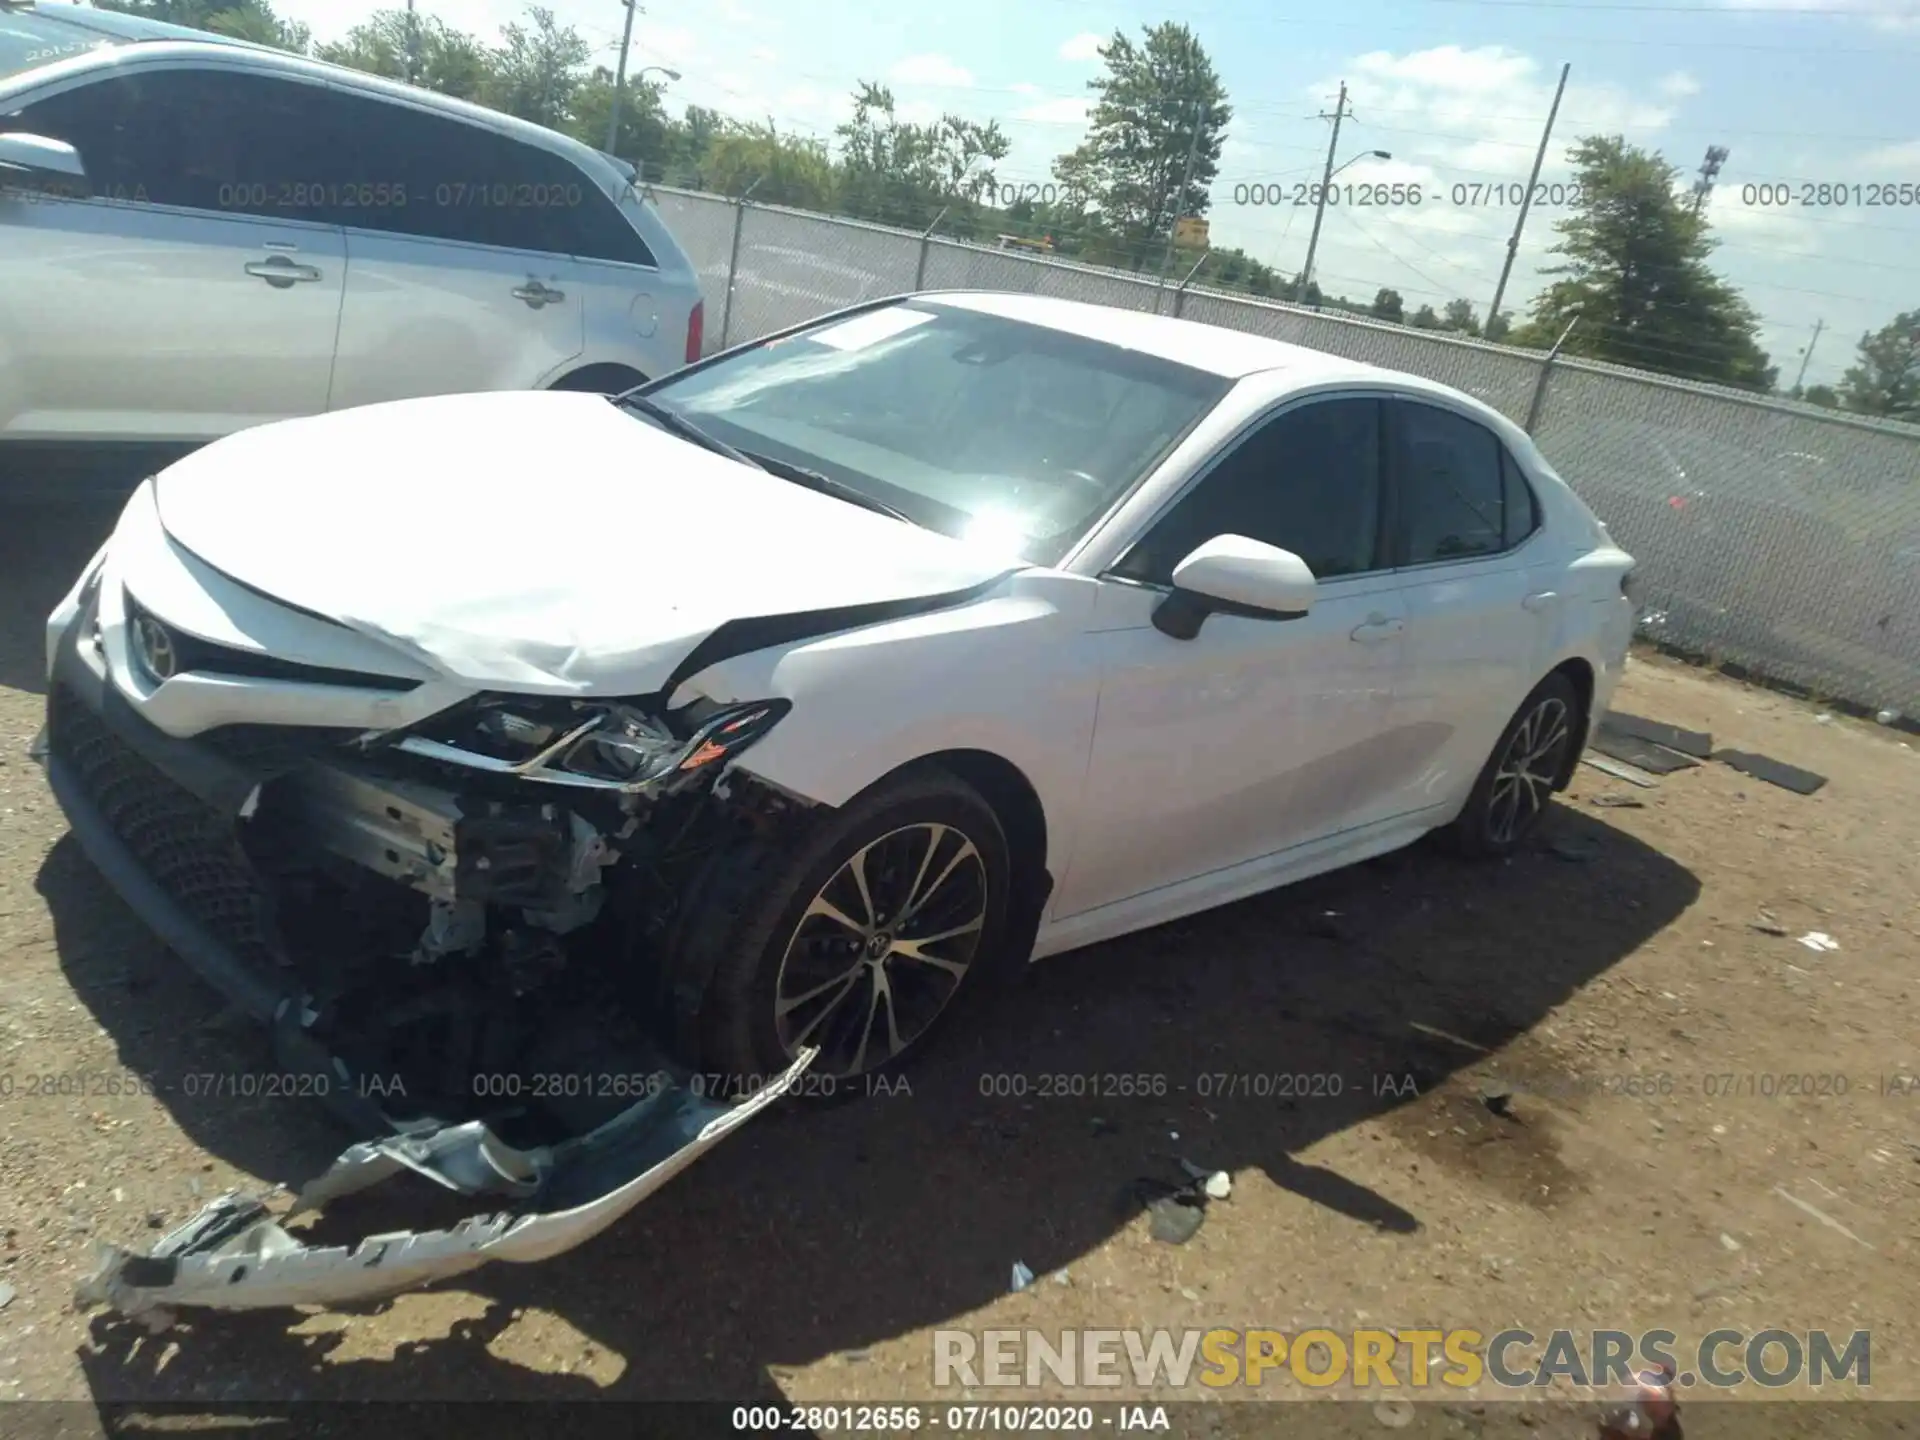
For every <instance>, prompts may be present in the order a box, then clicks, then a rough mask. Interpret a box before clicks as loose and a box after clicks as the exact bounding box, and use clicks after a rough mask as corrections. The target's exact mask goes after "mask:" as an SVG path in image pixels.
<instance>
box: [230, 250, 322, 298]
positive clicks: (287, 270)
mask: <svg viewBox="0 0 1920 1440" xmlns="http://www.w3.org/2000/svg"><path fill="white" fill-rule="evenodd" d="M246 272H247V274H249V275H251V276H253V277H254V278H255V279H257V280H264V281H266V282H267V283H268V284H269V285H271V286H273V288H274V289H276V290H285V289H287V288H288V287H289V286H292V285H299V284H311V283H312V282H313V281H315V280H318V279H319V278H320V271H319V269H318V267H316V266H313V265H302V264H300V263H298V262H297V261H293V260H289V259H288V258H287V257H286V256H284V255H275V256H273V257H271V258H270V259H266V260H251V261H248V262H247V265H246Z"/></svg>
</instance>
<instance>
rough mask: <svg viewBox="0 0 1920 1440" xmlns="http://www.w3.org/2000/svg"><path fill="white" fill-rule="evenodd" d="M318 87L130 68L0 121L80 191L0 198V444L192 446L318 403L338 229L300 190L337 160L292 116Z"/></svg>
mask: <svg viewBox="0 0 1920 1440" xmlns="http://www.w3.org/2000/svg"><path fill="white" fill-rule="evenodd" d="M324 93H325V87H324V86H321V85H318V84H313V83H308V82H303V81H301V80H298V79H294V78H284V77H277V76H262V75H254V74H248V73H242V72H240V71H237V70H233V69H223V68H218V67H209V68H164V69H150V68H145V67H142V68H135V69H130V70H124V71H116V72H115V73H114V74H112V75H111V76H108V77H106V78H101V79H94V80H88V81H84V82H82V83H81V84H79V85H77V86H74V87H72V88H68V89H65V90H61V91H58V92H56V93H53V94H50V95H47V96H45V97H44V98H41V99H38V100H35V101H31V102H29V103H28V104H26V105H25V106H24V107H22V108H20V109H18V110H17V111H16V112H15V113H13V114H10V115H6V116H0V130H13V131H23V132H26V133H30V134H38V135H45V136H48V137H50V138H53V139H57V140H64V141H66V142H67V143H69V144H71V145H73V146H74V147H75V148H76V149H77V150H78V151H79V152H80V156H81V160H82V162H83V163H84V164H85V166H86V168H87V172H88V178H89V186H90V193H88V194H86V195H85V196H84V197H81V196H77V195H76V196H66V195H59V194H47V195H33V194H21V193H17V192H16V193H15V194H13V195H11V196H0V252H4V255H5V265H4V269H5V271H6V275H7V279H6V280H5V281H0V439H7V440H28V441H41V442H55V443H58V442H77V443H82V444H94V443H98V442H102V441H120V442H126V441H142V442H154V441H161V442H167V441H172V442H187V443H200V442H204V441H208V440H213V439H217V438H218V437H219V436H221V435H225V434H228V433H229V432H231V431H234V430H238V429H242V428H244V427H246V426H249V425H257V424H260V423H262V422H265V421H270V420H280V419H285V418H288V417H291V416H298V415H312V414H317V413H319V412H320V411H323V410H325V409H326V408H327V390H328V384H329V380H330V377H331V373H332V369H333V341H334V331H335V329H336V327H337V326H338V324H339V319H340V300H341V295H342V293H343V282H344V277H345V271H346V256H345V241H344V238H343V236H342V235H341V232H340V230H339V227H337V226H335V225H332V224H330V223H326V222H325V220H324V219H321V220H315V219H313V218H311V217H312V211H311V209H310V208H309V207H306V206H304V205H302V204H297V203H295V202H296V201H297V200H298V199H299V198H300V197H301V196H302V193H303V192H304V191H305V190H307V189H308V188H309V187H314V186H323V185H325V184H326V183H327V181H328V170H327V168H326V167H330V166H337V165H339V164H340V163H342V157H339V156H337V155H328V154H325V153H321V154H318V155H315V154H313V153H311V151H312V148H313V147H312V146H311V145H310V143H309V139H310V137H309V134H308V131H307V128H306V127H305V126H304V124H303V123H302V118H301V117H302V114H303V113H304V110H305V108H306V106H307V104H308V102H309V101H310V99H311V98H312V97H316V96H320V95H324ZM316 167H320V168H316Z"/></svg>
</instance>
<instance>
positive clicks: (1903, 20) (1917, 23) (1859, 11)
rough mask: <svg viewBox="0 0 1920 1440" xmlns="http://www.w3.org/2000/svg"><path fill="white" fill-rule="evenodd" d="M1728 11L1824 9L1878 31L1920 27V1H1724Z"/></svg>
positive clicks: (1722, 1)
mask: <svg viewBox="0 0 1920 1440" xmlns="http://www.w3.org/2000/svg"><path fill="white" fill-rule="evenodd" d="M1721 3H1722V4H1723V5H1725V6H1726V7H1727V8H1728V9H1729V10H1754V11H1768V10H1790V11H1806V10H1824V11H1828V12H1831V13H1832V14H1833V15H1835V16H1841V15H1851V16H1857V17H1859V18H1861V19H1863V20H1866V21H1867V22H1868V23H1869V24H1870V25H1872V26H1873V27H1874V28H1875V29H1876V30H1913V29H1920V0H1721Z"/></svg>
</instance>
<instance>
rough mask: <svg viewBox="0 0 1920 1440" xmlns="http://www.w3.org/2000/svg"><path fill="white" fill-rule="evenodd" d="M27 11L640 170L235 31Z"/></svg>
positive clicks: (56, 7) (83, 12)
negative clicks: (240, 59)
mask: <svg viewBox="0 0 1920 1440" xmlns="http://www.w3.org/2000/svg"><path fill="white" fill-rule="evenodd" d="M28 13H31V14H39V15H45V16H48V17H50V18H53V19H57V20H60V21H62V22H63V23H67V24H72V25H77V26H81V27H84V28H86V29H90V30H93V31H95V32H96V33H98V34H100V35H101V36H103V37H106V38H111V39H114V40H118V41H121V42H123V43H136V42H137V43H140V44H141V46H142V48H143V49H144V50H153V51H159V52H160V53H162V54H172V55H181V56H186V57H189V58H191V57H193V56H196V55H197V56H202V57H204V56H207V55H210V54H217V55H221V56H230V55H232V54H233V53H234V52H236V51H239V52H243V53H244V54H245V56H246V61H247V63H248V64H250V65H252V64H260V65H262V66H263V67H268V68H273V69H279V70H284V71H287V72H290V73H294V74H306V75H314V74H319V75H324V76H325V77H326V78H327V79H329V80H332V81H334V82H336V83H338V84H340V85H342V86H345V87H347V88H350V89H354V90H359V91H361V92H362V93H367V94H372V95H377V96H381V97H383V98H386V99H389V100H396V101H399V102H401V103H402V104H408V105H414V106H418V107H420V108H422V109H427V110H433V111H436V112H438V113H440V114H443V115H450V116H453V117H456V118H459V119H463V120H467V121H469V122H471V123H474V124H478V125H484V126H486V127H487V128H489V129H492V130H496V131H499V132H501V133H503V134H507V135H511V136H513V137H514V138H516V139H519V140H523V141H526V142H528V143H530V144H534V145H537V146H540V147H541V148H543V149H546V150H552V151H555V152H557V153H560V154H563V155H566V156H568V157H569V158H571V159H573V160H575V161H576V162H577V161H581V160H585V161H587V162H588V164H589V165H590V166H597V167H599V168H600V169H602V170H603V171H606V172H609V173H610V174H611V175H613V176H615V177H617V178H619V179H624V180H627V181H629V182H631V181H632V180H633V179H634V178H635V174H636V172H634V171H633V167H631V166H630V165H627V164H626V162H624V161H622V160H620V159H619V158H618V157H616V156H611V155H608V154H607V153H606V152H604V151H601V150H598V149H595V148H594V147H593V146H591V145H588V144H585V143H583V142H581V141H579V140H575V139H574V138H573V137H572V136H571V135H567V134H563V133H562V132H561V131H558V130H553V129H550V128H548V127H547V126H544V125H536V124H535V123H533V122H532V121H530V120H522V119H520V118H519V117H518V116H515V115H509V114H507V113H506V112H505V111H502V110H494V109H491V108H489V107H487V106H485V105H475V104H473V103H471V102H470V101H466V100H460V99H456V98H455V97H454V96H451V95H442V94H440V93H439V92H438V91H435V90H428V89H425V88H423V87H421V86H418V85H409V84H407V83H406V82H405V81H402V80H393V79H389V78H388V77H387V76H384V75H375V74H371V73H369V72H367V71H364V70H355V69H353V68H352V67H351V66H347V65H335V64H333V63H331V62H329V61H326V60H317V59H315V58H314V57H312V56H311V55H300V54H296V53H295V52H293V51H291V50H282V49H280V48H278V47H277V46H273V45H260V44H256V43H254V42H253V41H251V40H236V39H234V38H233V37H231V36H227V35H218V34H215V33H213V32H212V31H208V30H193V29H189V28H188V27H186V26H184V25H170V24H166V23H164V22H162V21H159V20H148V19H145V18H143V17H141V16H136V15H124V14H121V13H119V12H117V11H113V10H92V9H86V8H83V7H81V6H78V5H68V4H64V3H59V0H43V3H37V4H36V5H35V6H34V8H33V10H31V11H30V12H28ZM118 53H121V54H124V53H126V52H125V51H121V52H118Z"/></svg>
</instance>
